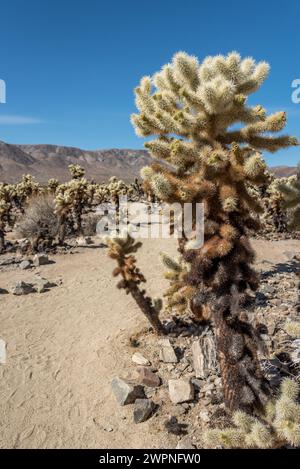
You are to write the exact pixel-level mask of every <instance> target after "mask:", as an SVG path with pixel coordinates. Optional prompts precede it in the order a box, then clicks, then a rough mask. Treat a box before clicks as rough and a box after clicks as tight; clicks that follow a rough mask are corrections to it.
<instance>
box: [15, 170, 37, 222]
mask: <svg viewBox="0 0 300 469" xmlns="http://www.w3.org/2000/svg"><path fill="white" fill-rule="evenodd" d="M42 192H43V189H42V186H41V185H40V184H39V183H38V182H36V180H35V178H34V177H33V176H31V174H24V175H23V176H22V180H21V181H20V182H18V183H17V184H16V185H15V193H14V198H13V201H14V204H15V206H16V208H17V209H19V210H20V211H21V212H22V213H24V210H25V205H26V201H27V200H28V199H29V198H30V197H32V196H34V195H38V194H40V193H42Z"/></svg>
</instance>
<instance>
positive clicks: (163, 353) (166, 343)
mask: <svg viewBox="0 0 300 469" xmlns="http://www.w3.org/2000/svg"><path fill="white" fill-rule="evenodd" d="M160 344H161V349H160V352H159V358H160V360H161V361H163V362H164V363H177V362H178V358H177V356H176V353H175V351H174V348H173V346H172V344H171V342H170V340H169V339H168V338H164V339H161V340H160Z"/></svg>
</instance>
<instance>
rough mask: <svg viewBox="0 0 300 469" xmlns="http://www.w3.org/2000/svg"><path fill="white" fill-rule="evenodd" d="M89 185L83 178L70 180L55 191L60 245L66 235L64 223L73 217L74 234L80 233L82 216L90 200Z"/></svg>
mask: <svg viewBox="0 0 300 469" xmlns="http://www.w3.org/2000/svg"><path fill="white" fill-rule="evenodd" d="M88 188H89V184H88V182H87V180H86V179H85V178H81V179H72V180H71V181H70V182H68V183H65V184H61V185H59V186H58V188H57V190H56V198H55V202H56V211H57V214H58V215H59V217H60V226H61V235H60V243H63V241H64V238H65V234H66V226H65V225H66V223H67V221H68V219H69V221H70V218H71V217H73V219H74V222H75V224H76V232H77V233H78V234H81V232H82V214H83V210H84V208H85V206H86V205H87V204H88V202H89V200H90V191H89V189H88Z"/></svg>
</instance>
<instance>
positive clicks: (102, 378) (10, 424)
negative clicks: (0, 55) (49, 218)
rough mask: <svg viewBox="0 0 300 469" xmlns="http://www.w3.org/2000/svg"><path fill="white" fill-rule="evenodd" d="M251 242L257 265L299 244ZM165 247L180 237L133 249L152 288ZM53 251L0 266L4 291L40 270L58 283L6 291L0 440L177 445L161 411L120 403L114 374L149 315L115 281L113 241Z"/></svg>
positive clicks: (158, 283)
mask: <svg viewBox="0 0 300 469" xmlns="http://www.w3.org/2000/svg"><path fill="white" fill-rule="evenodd" d="M253 245H254V247H255V249H256V251H257V268H258V269H261V270H266V268H268V266H270V265H274V266H275V267H276V265H284V264H285V263H286V262H287V254H286V252H292V253H293V252H295V253H296V252H298V253H299V251H300V241H299V240H281V241H266V240H253ZM160 251H166V252H168V253H170V254H174V253H175V252H176V243H175V241H174V240H147V241H144V243H143V247H142V249H141V250H140V252H139V253H138V254H137V258H138V265H139V267H140V268H141V270H142V272H143V273H144V274H145V276H146V277H147V284H146V288H147V292H148V293H149V294H150V295H151V296H154V297H160V296H162V292H163V290H164V288H165V286H166V285H167V282H166V280H164V279H163V277H162V272H163V268H162V266H161V263H160V260H159V256H158V254H159V252H160ZM6 257H11V254H6V255H5V256H2V258H1V259H5V258H6ZM50 258H51V259H52V260H53V261H54V262H53V263H52V264H49V265H44V266H40V267H35V268H32V269H30V270H24V271H23V270H21V269H20V268H19V267H18V265H17V264H11V265H6V266H3V267H0V287H1V288H2V289H5V290H8V291H10V289H11V286H12V285H13V284H15V283H16V282H17V281H18V280H24V281H28V282H34V279H36V278H37V277H38V276H39V275H40V276H42V277H44V278H47V279H48V280H49V281H51V282H55V283H56V285H57V286H55V287H53V288H50V289H49V291H46V292H44V293H33V294H28V295H26V296H15V295H13V294H11V293H9V294H6V293H3V294H0V338H2V339H4V340H5V341H6V343H7V361H6V364H0V378H1V381H0V383H1V384H0V447H1V448H174V447H176V444H177V442H178V438H179V437H178V436H176V435H172V434H169V433H167V432H166V431H163V428H162V426H161V419H160V418H159V415H160V413H159V412H158V413H157V414H156V415H154V416H153V417H152V418H151V419H149V420H148V421H146V422H144V423H140V424H135V423H133V420H132V409H131V406H124V407H120V406H119V405H118V404H117V403H116V400H115V398H114V396H113V395H112V392H111V384H110V383H111V380H112V378H113V377H115V376H126V375H128V374H130V372H131V371H133V369H134V366H135V365H134V364H133V363H132V362H131V356H132V354H133V353H134V352H135V351H136V350H135V349H134V348H133V347H132V346H131V345H130V337H132V336H133V335H134V334H135V333H138V332H139V331H141V330H142V329H143V328H145V327H146V326H147V323H146V321H145V320H144V318H143V316H142V315H141V312H140V311H139V310H138V308H137V306H136V304H135V303H134V301H133V300H132V299H131V297H130V296H126V295H125V293H124V291H121V290H118V289H116V287H115V283H116V280H115V279H113V278H112V276H111V271H112V269H113V267H114V262H113V261H112V260H111V259H108V258H107V248H106V247H104V246H103V245H102V246H101V244H100V245H99V246H97V245H96V246H95V245H93V246H91V247H76V248H74V249H72V250H71V252H67V253H65V254H59V255H53V256H50ZM266 266H267V267H266ZM289 275H290V278H291V279H293V278H294V276H295V273H294V272H290V273H289ZM270 314H271V315H272V309H271V310H270ZM154 344H155V341H154ZM163 391H164V383H163V386H162V396H164V394H163ZM162 399H164V397H162ZM194 431H195V430H194Z"/></svg>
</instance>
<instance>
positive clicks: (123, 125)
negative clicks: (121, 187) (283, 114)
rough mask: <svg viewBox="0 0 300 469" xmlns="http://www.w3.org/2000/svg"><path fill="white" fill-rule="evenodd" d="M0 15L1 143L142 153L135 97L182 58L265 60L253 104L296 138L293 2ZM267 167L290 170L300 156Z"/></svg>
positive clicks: (297, 10) (185, 2)
mask: <svg viewBox="0 0 300 469" xmlns="http://www.w3.org/2000/svg"><path fill="white" fill-rule="evenodd" d="M0 13H1V28H0V44H1V56H0V78H1V79H3V80H5V82H6V85H7V103H6V104H0V140H4V141H7V142H10V143H55V144H61V145H71V146H78V147H81V148H86V149H96V148H112V147H114V148H142V144H143V142H142V140H141V139H139V138H138V137H136V136H135V133H134V130H133V128H132V127H131V124H130V122H129V115H130V114H131V112H133V111H134V97H133V91H132V90H133V88H134V86H136V85H137V83H138V81H139V78H140V77H141V76H142V75H147V74H152V73H154V72H155V71H157V70H158V69H160V67H161V66H162V65H163V64H164V63H166V62H168V61H169V60H170V58H171V57H172V55H173V54H174V52H176V51H178V50H184V51H186V52H188V53H190V54H194V55H197V56H198V57H199V58H200V59H203V58H204V57H205V56H206V55H211V54H219V53H223V54H226V53H228V52H230V51H232V50H237V51H239V52H240V53H241V55H242V56H248V55H252V56H253V57H254V58H255V59H256V60H267V61H268V62H269V63H270V64H271V74H270V77H269V79H268V80H267V81H266V82H265V84H264V85H263V87H262V88H261V90H260V91H259V92H258V93H256V95H253V97H252V98H251V103H252V104H254V103H260V104H263V105H264V106H265V107H267V109H269V110H270V111H275V110H281V109H283V110H286V111H287V112H288V127H287V130H288V132H289V133H290V134H293V135H297V136H298V137H299V138H300V126H299V120H300V103H299V104H298V105H297V104H293V103H292V101H291V93H292V91H293V90H292V88H291V82H292V81H293V80H294V79H297V78H300V53H299V28H300V3H299V0H289V1H285V2H284V1H280V0H273V1H272V2H271V1H262V0H252V1H251V2H242V1H241V0H239V1H236V0H234V1H229V0H228V1H221V0H214V1H213V0H180V1H179V0H151V1H146V0H85V1H82V0H77V1H76V0H47V1H46V0H44V1H41V0H40V1H38V0H5V2H1V10H0ZM267 159H268V162H269V163H271V164H273V165H277V164H287V165H292V164H295V163H296V161H298V160H300V147H299V149H298V148H294V149H290V150H287V151H281V152H280V153H277V154H275V155H274V156H271V157H268V158H267Z"/></svg>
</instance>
